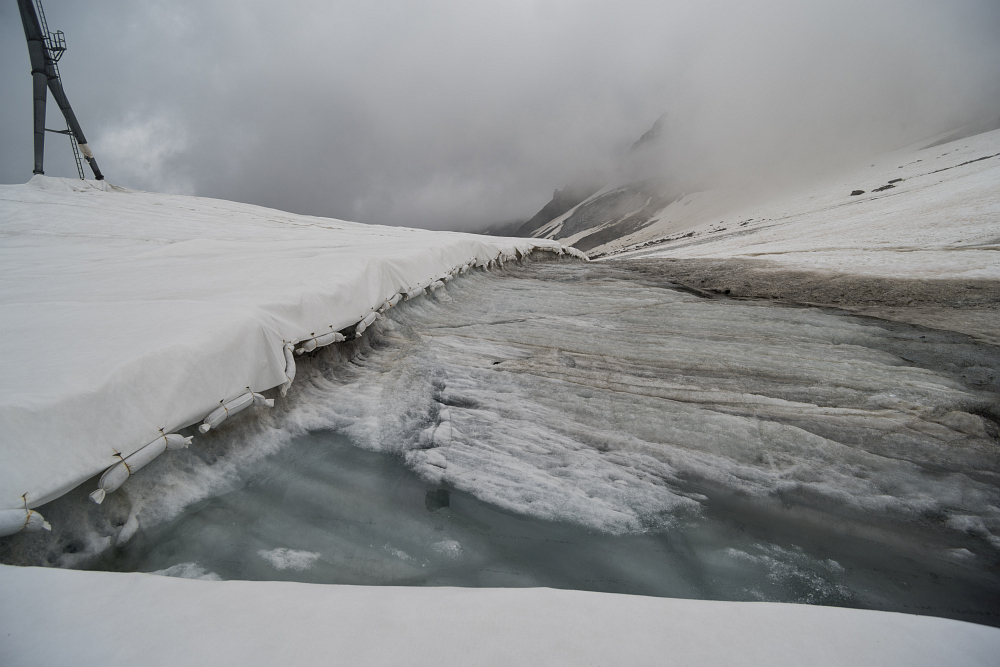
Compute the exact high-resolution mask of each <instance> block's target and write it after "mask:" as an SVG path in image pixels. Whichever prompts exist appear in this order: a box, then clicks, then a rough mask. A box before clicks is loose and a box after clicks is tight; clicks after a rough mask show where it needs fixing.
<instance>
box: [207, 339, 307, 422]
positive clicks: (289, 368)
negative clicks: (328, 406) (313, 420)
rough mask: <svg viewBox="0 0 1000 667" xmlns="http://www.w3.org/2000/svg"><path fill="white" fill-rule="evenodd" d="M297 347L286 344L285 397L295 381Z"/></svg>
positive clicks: (283, 390) (282, 387)
mask: <svg viewBox="0 0 1000 667" xmlns="http://www.w3.org/2000/svg"><path fill="white" fill-rule="evenodd" d="M294 347H295V346H294V345H292V344H291V343H285V347H284V352H285V383H284V384H282V385H281V395H282V396H284V395H285V394H287V393H288V388H289V387H291V386H292V380H294V379H295V355H293V354H292V350H293V348H294ZM203 432H204V431H203Z"/></svg>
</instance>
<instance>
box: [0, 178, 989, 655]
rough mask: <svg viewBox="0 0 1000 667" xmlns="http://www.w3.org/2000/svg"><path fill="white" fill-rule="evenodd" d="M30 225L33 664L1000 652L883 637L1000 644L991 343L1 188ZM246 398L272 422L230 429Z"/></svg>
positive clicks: (200, 211)
mask: <svg viewBox="0 0 1000 667" xmlns="http://www.w3.org/2000/svg"><path fill="white" fill-rule="evenodd" d="M0 220H2V230H0V231H2V233H3V239H4V240H3V244H2V246H0V265H2V273H0V295H2V296H0V315H2V318H3V322H4V326H3V329H2V332H0V333H2V335H0V345H2V346H3V350H2V354H0V364H2V368H3V373H4V378H5V380H6V381H5V383H4V391H3V394H2V395H0V426H2V427H3V431H2V432H3V434H4V435H3V447H2V450H0V454H2V456H3V464H4V465H3V466H0V492H2V493H3V494H4V495H3V497H2V499H3V503H4V504H3V505H2V507H3V508H4V509H5V510H10V511H16V510H18V509H19V508H20V509H21V510H22V511H23V510H24V509H25V508H38V507H39V506H41V505H44V507H41V511H43V513H44V514H45V517H46V519H48V520H50V521H51V523H52V526H53V530H52V533H45V532H42V533H19V534H16V535H12V536H9V537H5V538H2V539H0V562H3V563H7V565H0V582H2V587H3V589H4V591H5V595H3V596H0V618H2V619H3V623H4V626H5V627H8V628H11V629H12V631H13V630H16V632H12V633H11V634H12V635H16V636H17V639H16V640H14V641H12V642H10V643H7V644H5V646H4V647H0V657H4V656H10V657H17V656H25V655H33V656H36V657H39V659H40V660H41V661H43V662H49V661H54V660H57V659H59V660H62V659H66V657H67V655H69V654H68V653H67V651H73V650H77V652H78V653H77V654H75V655H74V659H75V660H76V661H77V662H80V661H81V657H82V658H83V662H84V663H87V664H90V663H97V662H101V661H104V660H112V661H114V660H126V659H136V658H135V656H137V655H144V656H146V659H147V661H149V660H152V662H154V663H155V662H156V661H161V662H163V663H167V662H170V661H174V662H191V661H192V660H194V661H197V660H202V659H204V658H205V657H206V656H209V655H216V656H219V657H220V659H222V658H225V657H228V658H232V659H235V658H234V656H242V657H241V658H240V660H241V661H244V662H246V663H247V664H254V663H255V662H259V661H261V660H264V659H265V658H264V656H270V655H271V653H269V652H268V649H266V648H263V647H261V646H259V644H257V643H254V642H253V641H247V637H251V636H255V635H259V636H261V637H263V636H265V634H266V633H264V632H263V631H262V630H261V628H262V627H268V628H270V629H271V632H272V633H273V631H274V629H275V628H282V630H281V631H282V632H284V633H285V634H286V636H288V637H294V638H295V645H296V647H297V648H296V649H295V650H294V651H292V652H291V653H289V654H288V655H292V654H294V655H297V656H300V657H302V659H308V658H309V657H310V656H317V655H321V654H323V653H324V652H325V653H326V654H327V655H328V654H329V651H331V650H334V649H333V647H334V646H339V647H340V650H341V653H342V654H344V655H348V654H349V655H356V656H359V660H365V661H369V662H392V661H396V662H399V661H408V662H410V663H412V664H421V663H427V662H433V661H435V660H437V659H439V658H440V656H441V655H442V649H441V642H453V643H454V642H456V639H455V637H463V636H464V637H466V638H471V639H467V640H465V641H466V643H462V641H459V642H458V643H457V644H455V646H461V649H462V650H463V651H465V653H462V655H481V656H482V657H483V660H484V662H486V663H491V662H492V663H494V664H502V663H504V662H505V661H513V660H521V661H523V660H526V659H529V658H530V659H541V658H540V656H541V657H544V656H553V658H554V659H556V658H557V656H562V657H561V658H558V659H566V657H565V656H567V655H569V654H570V653H572V652H573V650H571V649H568V648H567V646H577V647H579V650H580V651H581V652H584V651H592V652H594V653H593V654H594V655H606V656H608V661H609V662H615V663H621V664H624V663H625V662H632V663H633V664H641V663H642V662H643V661H644V660H645V661H646V662H649V661H650V660H651V657H653V656H660V657H662V656H663V655H666V654H668V653H669V654H670V655H674V656H677V658H678V660H682V661H683V660H684V659H687V660H688V662H689V663H691V664H722V663H725V662H726V661H732V660H735V659H737V658H741V659H743V660H744V662H746V663H748V664H755V661H756V663H759V664H764V663H767V664H797V663H801V662H802V661H803V660H805V659H806V657H808V659H810V660H813V661H817V662H819V664H847V663H852V664H937V663H939V662H941V661H943V660H944V659H947V660H948V661H949V662H954V663H955V664H990V660H991V659H992V658H993V656H995V651H996V647H997V646H998V643H1000V631H998V630H996V629H993V628H987V627H984V626H983V625H972V624H969V623H960V622H956V621H953V620H948V619H946V618H930V617H926V616H925V617H918V616H913V615H910V614H906V615H902V614H896V613H892V612H884V611H882V612H876V611H870V610H875V609H889V610H895V611H916V612H919V613H922V614H932V615H936V616H951V617H955V618H963V619H966V620H969V619H972V620H977V621H978V622H980V623H986V624H996V618H995V613H996V610H995V603H994V602H993V600H995V599H996V594H997V591H1000V582H998V579H997V576H996V573H995V566H996V563H997V562H998V558H1000V514H998V509H997V508H998V507H1000V497H998V496H1000V491H998V489H1000V483H998V480H1000V477H998V473H1000V469H998V463H997V457H996V437H997V434H996V425H995V421H994V420H993V419H991V417H990V415H992V414H993V410H994V406H995V404H996V396H997V393H998V386H997V383H998V380H997V378H998V377H1000V372H998V371H1000V368H998V366H1000V364H998V361H997V357H996V354H995V350H993V348H990V347H988V346H983V345H981V344H977V343H976V342H975V341H973V340H972V339H970V338H968V337H965V336H962V335H959V334H955V333H949V332H943V331H934V330H929V329H925V328H921V327H915V326H909V325H904V324H899V323H892V322H886V321H882V320H874V319H870V318H863V317H856V316H851V315H848V314H845V313H843V312H841V311H835V310H830V309H825V308H818V307H805V308H803V307H787V306H785V305H783V304H776V303H768V302H760V301H744V300H735V299H728V298H725V297H722V296H721V295H720V296H719V297H718V298H709V299H706V298H703V297H702V296H699V295H696V294H694V293H692V292H691V291H690V290H685V289H682V288H680V287H679V286H677V285H674V284H671V283H670V282H669V281H667V280H663V281H657V280H655V279H654V278H653V277H651V276H650V274H649V273H648V272H646V273H636V272H634V271H632V270H630V269H629V268H628V267H627V266H625V265H616V264H615V263H614V262H600V263H596V262H591V263H584V262H581V261H578V259H580V253H578V252H576V251H573V250H572V249H566V248H564V247H563V246H561V245H560V244H559V243H556V242H554V241H549V240H539V239H501V238H491V237H482V236H473V235H467V234H454V233H432V232H425V231H419V230H409V229H397V228H384V227H376V226H368V225H358V224H355V223H348V222H342V221H336V220H328V219H322V218H311V217H308V216H296V215H291V214H287V213H282V212H278V211H272V210H269V209H262V208H259V207H253V206H246V205H242V204H234V203H230V202H220V201H216V200H207V199H200V198H193V197H181V196H169V195H157V194H151V193H138V192H132V191H125V190H122V189H116V188H113V187H111V186H105V185H102V184H96V183H77V182H72V181H65V180H61V179H49V178H41V177H39V178H35V179H33V180H32V182H31V183H29V184H26V185H19V186H0ZM897 222H898V221H897ZM536 251H547V252H542V253H540V252H536ZM975 251H976V252H977V253H979V252H990V249H989V248H981V247H977V248H976V249H975ZM941 252H947V251H945V250H941ZM970 256H972V255H970ZM979 256H980V255H978V254H976V255H975V257H979ZM470 267H472V268H476V269H488V270H487V271H483V270H470ZM403 295H405V298H404V296H403ZM393 301H395V303H393ZM376 313H378V314H376ZM67 323H69V325H68V326H67ZM362 323H363V324H362ZM359 330H361V332H362V333H363V335H360V336H359V335H358V333H359ZM334 334H339V337H338V336H336V335H334ZM340 338H343V340H340ZM311 341H322V342H319V343H313V342H311ZM334 341H336V343H335V344H333V343H334ZM325 342H330V343H331V344H330V345H324V344H323V343H325ZM296 351H297V352H296ZM289 359H291V360H292V361H291V364H292V365H290V364H289ZM289 377H294V382H293V383H291V384H290V386H289V385H287V382H288V379H289ZM283 386H284V387H285V388H286V389H287V393H285V394H282V387H283ZM247 392H257V393H260V392H263V394H264V395H263V396H262V397H261V400H262V401H265V400H273V401H274V406H273V407H272V408H270V409H263V408H260V409H257V408H253V409H247V410H245V411H243V412H241V413H240V414H239V415H238V416H234V417H233V418H231V419H226V420H225V421H224V422H222V423H221V424H220V425H219V427H218V428H211V429H206V430H205V431H206V432H198V430H197V424H198V423H199V422H201V421H202V420H204V419H205V418H206V417H207V416H208V415H209V414H210V413H211V412H212V411H213V410H215V409H216V408H217V407H218V406H219V405H220V402H222V403H223V404H225V403H226V402H227V401H232V400H233V399H237V398H239V397H240V396H243V395H246V394H247ZM265 396H266V398H265ZM174 431H176V432H178V434H179V435H180V436H185V437H186V436H192V435H193V436H194V440H193V442H192V443H191V445H190V447H188V448H186V449H183V448H181V449H176V450H171V451H169V452H167V453H164V454H163V455H161V456H158V457H157V458H156V459H155V460H154V461H152V462H151V463H150V464H149V465H146V466H145V467H143V468H142V470H141V471H140V472H139V473H138V474H136V475H130V476H129V477H128V478H127V479H125V481H124V483H122V484H121V487H120V488H119V489H118V490H117V491H115V492H113V493H109V494H108V495H107V498H106V499H104V501H103V504H101V505H96V504H94V503H91V502H90V501H89V500H87V495H88V494H89V493H90V492H91V491H93V489H94V488H96V486H97V484H98V479H97V477H98V476H99V475H100V473H101V472H102V471H104V470H105V469H107V468H109V467H110V466H112V465H115V464H117V462H118V461H120V460H121V458H122V457H125V458H126V459H127V457H128V456H129V455H130V454H133V453H135V452H137V451H139V450H140V449H141V448H142V447H144V446H147V443H149V444H154V443H156V442H157V438H162V437H163V436H164V435H167V434H170V433H171V432H174ZM85 482H88V483H86V484H84V483H85ZM81 484H82V485H81ZM582 554H586V555H587V556H586V558H585V559H584V560H582V561H581V560H579V559H580V558H581V557H582V556H581V555H582ZM11 564H17V565H47V566H50V567H48V568H37V567H15V566H13V565H11ZM52 566H55V567H52ZM61 568H77V569H76V570H67V569H61ZM85 569H97V570H119V571H118V572H86V571H82V570H85ZM136 571H139V573H136ZM142 572H145V573H147V574H143V573H142ZM185 579H191V580H192V581H185ZM219 579H225V581H219ZM253 579H261V580H269V581H249V580H253ZM238 580H242V581H238ZM296 582H308V583H296ZM320 583H322V584H336V585H328V586H316V585H310V584H320ZM357 583H361V584H389V585H388V586H386V585H383V586H379V587H371V586H367V587H354V586H349V585H345V584H357ZM400 584H405V585H409V586H414V585H417V586H427V587H429V588H396V587H394V586H393V585H400ZM450 586H461V587H463V588H448V587H450ZM495 586H504V587H507V586H514V587H521V586H531V587H538V586H541V587H550V588H548V589H546V588H531V589H527V590H524V589H522V590H510V589H508V590H500V589H496V588H494V587H495ZM464 587H480V588H478V590H470V589H469V588H464ZM552 588H577V589H587V590H577V591H558V590H552ZM598 591H602V592H598ZM621 592H629V593H640V594H643V595H648V594H650V593H652V594H655V595H663V596H669V597H664V598H658V599H656V598H648V597H643V596H642V595H638V596H636V595H633V596H620V595H616V593H621ZM684 597H692V598H698V597H700V598H714V599H716V600H729V602H711V601H708V600H683V599H679V598H684ZM261 599H267V600H269V601H270V604H261V603H259V602H255V603H251V602H250V601H251V600H256V601H259V600H261ZM732 600H748V601H750V600H756V601H757V602H746V603H741V602H732ZM785 601H793V602H806V603H812V605H841V606H844V607H848V606H853V607H862V608H866V609H845V608H833V607H822V606H807V607H802V606H800V607H792V606H790V605H780V604H779V605H775V604H772V602H785ZM55 607H59V608H60V609H62V610H63V611H60V612H59V614H57V615H55V616H53V614H52V613H51V610H52V609H53V608H55ZM95 608H100V609H101V613H100V614H95V613H94V612H93V610H94V609H95ZM140 610H142V611H140ZM276 610H277V611H280V612H281V614H280V617H281V618H282V619H284V620H282V621H280V622H277V621H276V620H275V617H273V616H272V615H271V614H272V612H275V611H276ZM427 610H431V611H430V612H428V611H427ZM584 611H585V612H586V613H584ZM416 617H419V618H420V619H421V620H420V621H419V623H418V624H417V625H414V624H413V623H414V620H413V619H414V618H416ZM184 619H190V620H195V621H196V625H197V626H198V629H197V630H196V631H192V630H191V625H192V624H191V623H189V622H188V621H187V620H184ZM512 619H520V620H518V621H514V620H512ZM615 619H617V620H615ZM644 619H645V620H644ZM711 619H715V620H711ZM137 620H138V621H139V622H140V624H142V623H145V625H144V626H142V627H138V626H137V625H136V622H137ZM425 623H426V624H425ZM521 623H523V624H525V625H521ZM650 623H652V624H653V625H650ZM317 624H318V625H317ZM498 624H499V625H500V626H501V627H499V628H498V627H497V625H498ZM616 624H618V625H616ZM43 625H45V626H46V627H48V628H49V630H50V631H53V632H58V633H59V634H60V636H61V637H74V638H75V639H74V640H73V641H60V642H38V641H37V640H36V639H34V637H36V633H35V631H34V629H35V628H38V627H42V626H43ZM619 625H620V626H621V627H620V628H619ZM154 626H155V628H156V630H155V631H153V630H152V629H151V628H153V627H154ZM331 626H333V627H336V628H337V631H335V632H331V631H330V630H329V628H330V627H331ZM112 627H113V628H114V629H115V632H121V631H123V630H122V629H123V628H127V630H125V632H127V633H128V634H129V636H130V637H132V638H134V641H130V642H117V643H115V642H111V641H108V640H107V636H108V635H107V632H108V629H109V628H112ZM610 627H616V628H619V630H620V631H616V632H618V634H616V635H614V636H612V634H613V633H612V634H609V632H608V630H607V629H608V628H610ZM665 627H668V628H671V630H670V631H668V632H665V631H664V628H665ZM182 628H184V629H185V632H187V633H188V634H187V635H185V638H184V639H183V640H178V641H174V642H168V644H169V645H165V644H164V640H163V638H164V637H166V636H168V635H170V634H171V633H174V632H178V631H180V630H181V629H182ZM415 628H417V629H415ZM504 628H508V629H509V632H510V633H512V634H507V632H508V630H505V629H504ZM627 628H633V630H627ZM635 628H641V632H639V633H638V635H637V636H635V639H634V641H632V642H631V644H629V643H628V642H624V641H623V640H622V637H625V636H626V635H627V636H629V637H632V636H633V635H632V634H628V633H629V632H633V631H634V629H635ZM341 630H342V631H341ZM192 632H194V634H191V633H192ZM622 633H625V634H622ZM727 633H728V636H730V637H731V638H732V637H736V638H734V639H731V641H723V642H719V641H717V638H718V637H719V636H723V635H727ZM792 635H794V636H795V637H797V639H794V640H792V639H790V636H792ZM387 637H391V638H393V641H387ZM515 637H521V638H524V637H530V638H531V639H530V641H522V642H517V641H514V638H515ZM697 637H701V638H702V639H701V640H698V639H696V638H697ZM484 638H492V639H489V641H485V643H484ZM472 639H474V640H475V642H473V643H477V646H479V647H480V648H478V649H477V648H475V647H472V646H468V645H467V642H468V641H471V640H472ZM494 640H497V641H504V640H506V642H507V644H509V645H510V646H508V647H507V648H505V649H496V648H494V649H490V650H487V647H489V646H492V644H490V642H492V641H494ZM427 642H429V643H427ZM513 645H516V646H513ZM626 645H627V646H626ZM153 646H158V647H159V649H158V652H155V656H154V657H152V658H150V657H149V656H150V655H152V654H151V653H150V648H151V647H153ZM448 650H449V651H450V650H456V651H457V650H459V649H458V648H454V647H451V648H449V649H448ZM567 650H569V651H570V653H567ZM4 651H6V653H4ZM470 651H471V652H470ZM476 651H485V652H481V653H477V652H476ZM630 651H632V653H630ZM775 651H777V652H778V654H779V655H778V656H777V657H775ZM456 655H457V654H456ZM581 655H582V653H581ZM630 655H631V656H633V657H634V658H635V660H630V659H628V656H630ZM43 656H44V658H43ZM824 660H825V661H826V663H824V662H823V661H824Z"/></svg>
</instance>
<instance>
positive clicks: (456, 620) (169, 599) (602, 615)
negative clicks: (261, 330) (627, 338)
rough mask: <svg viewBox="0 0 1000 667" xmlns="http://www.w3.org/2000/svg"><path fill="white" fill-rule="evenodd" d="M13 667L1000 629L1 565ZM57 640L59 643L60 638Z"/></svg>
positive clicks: (885, 659) (708, 606)
mask: <svg viewBox="0 0 1000 667" xmlns="http://www.w3.org/2000/svg"><path fill="white" fill-rule="evenodd" d="M0 588H2V589H3V591H4V595H3V596H0V624H2V627H3V628H4V630H5V633H4V634H5V639H4V641H3V642H0V662H2V663H3V664H6V665H28V664H36V665H57V664H74V665H130V664H141V665H196V664H197V665H242V666H249V665H276V664H277V665H305V664H328V663H333V664H344V665H355V664H356V665H414V666H416V665H432V666H434V667H439V666H441V665H459V664H461V665H470V664H471V665H662V664H670V665H691V666H694V665H698V666H705V667H711V666H714V665H768V666H778V667H780V666H782V665H805V664H808V665H815V666H816V667H820V666H832V665H843V666H845V667H846V666H848V665H849V666H850V667H863V666H866V665H872V666H873V667H874V666H876V665H877V666H879V667H888V666H893V665H899V666H900V667H904V666H905V667H919V666H921V665H928V666H931V665H933V666H937V665H955V666H960V665H961V666H966V665H968V666H972V665H983V666H986V665H993V664H996V662H995V661H996V656H997V655H998V654H1000V630H997V629H995V628H988V627H985V626H980V625H973V624H971V623H964V622H961V621H951V620H946V619H940V618H930V617H921V616H910V615H907V614H895V613H887V612H873V611H864V610H857V609H839V608H835V607H818V606H805V605H783V604H773V603H766V602H743V603H739V602H735V603H733V602H710V601H704V600H672V599H664V598H651V597H641V596H631V595H611V594H606V593H588V592H583V591H563V590H552V589H542V588H535V589H467V588H413V587H408V588H396V587H366V586H321V585H315V584H298V583H291V582H275V581H270V582H256V581H190V580H185V579H176V578H172V577H161V576H156V575H150V574H112V573H104V572H74V571H66V570H57V569H48V568H15V567H10V566H0ZM55 638H58V641H53V639H55Z"/></svg>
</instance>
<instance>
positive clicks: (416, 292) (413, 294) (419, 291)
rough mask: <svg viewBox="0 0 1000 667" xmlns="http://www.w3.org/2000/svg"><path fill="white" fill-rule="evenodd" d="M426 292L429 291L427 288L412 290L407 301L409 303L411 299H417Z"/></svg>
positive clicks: (408, 293)
mask: <svg viewBox="0 0 1000 667" xmlns="http://www.w3.org/2000/svg"><path fill="white" fill-rule="evenodd" d="M426 291H427V290H426V288H423V287H418V288H417V289H413V290H410V291H409V292H407V293H406V300H407V301H409V300H410V299H415V298H417V297H418V296H420V295H421V294H423V293H424V292H426Z"/></svg>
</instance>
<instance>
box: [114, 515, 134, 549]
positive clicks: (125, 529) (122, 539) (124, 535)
mask: <svg viewBox="0 0 1000 667" xmlns="http://www.w3.org/2000/svg"><path fill="white" fill-rule="evenodd" d="M137 532H139V517H137V516H136V515H135V512H129V515H128V519H126V521H125V525H123V526H122V528H121V530H119V531H118V537H116V538H115V546H116V547H122V546H125V545H126V544H128V541H129V540H131V539H132V536H133V535H135V534H136V533H137Z"/></svg>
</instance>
